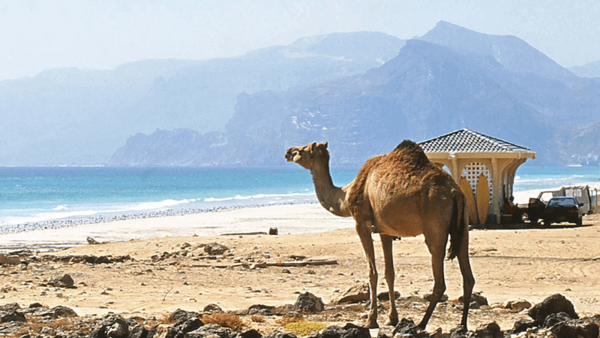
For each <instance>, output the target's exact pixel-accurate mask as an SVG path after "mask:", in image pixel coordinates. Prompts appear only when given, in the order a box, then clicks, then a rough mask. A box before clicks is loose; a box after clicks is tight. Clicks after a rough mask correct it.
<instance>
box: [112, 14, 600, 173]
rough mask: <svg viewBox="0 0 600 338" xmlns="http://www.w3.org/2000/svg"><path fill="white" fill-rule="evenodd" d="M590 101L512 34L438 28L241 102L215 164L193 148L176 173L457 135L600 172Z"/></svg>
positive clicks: (584, 83)
mask: <svg viewBox="0 0 600 338" xmlns="http://www.w3.org/2000/svg"><path fill="white" fill-rule="evenodd" d="M599 93H600V85H599V84H598V83H597V82H595V81H593V80H591V79H584V78H579V77H577V76H576V75H574V74H572V73H571V72H569V71H568V70H566V69H564V68H562V67H560V66H559V65H558V64H556V63H555V62H554V61H552V60H551V59H549V58H548V57H547V56H545V55H544V54H542V53H541V52H539V51H537V50H535V49H534V48H533V47H531V46H529V45H528V44H527V43H525V42H524V41H522V40H520V39H518V38H516V37H503V36H492V35H485V34H480V33H477V32H473V31H470V30H467V29H464V28H461V27H458V26H454V25H452V24H448V23H445V22H441V23H439V24H438V25H437V26H436V27H435V28H434V29H432V31H430V32H428V33H427V34H426V35H425V36H423V37H421V38H419V39H413V40H409V41H407V42H406V45H405V46H404V47H403V48H402V49H401V50H400V53H399V54H398V56H396V57H395V58H393V59H391V60H389V61H388V62H386V63H385V64H384V65H382V66H380V67H376V68H373V69H370V70H369V71H367V72H365V73H363V74H357V75H353V76H348V77H343V78H337V79H333V80H330V81H326V82H322V83H319V84H316V85H312V86H302V87H291V88H289V89H288V90H286V91H263V92H257V93H254V94H240V95H239V96H238V99H237V103H236V106H235V113H234V115H233V117H232V118H231V120H230V121H229V122H228V124H227V125H226V127H225V132H223V133H221V134H220V137H219V139H218V142H214V143H209V144H205V148H208V149H211V151H214V152H215V153H217V154H219V155H218V157H211V155H210V154H207V152H206V151H207V150H199V153H201V154H203V156H207V157H204V158H205V160H196V161H193V163H190V162H186V164H185V165H198V166H203V165H214V164H219V165H281V164H283V159H282V156H283V153H284V151H285V149H287V148H288V147H290V146H294V145H299V144H306V143H308V142H313V141H326V140H327V141H329V144H330V146H329V148H330V150H331V152H332V155H331V161H332V164H333V165H360V164H362V163H363V162H364V161H365V160H366V159H367V158H368V157H371V156H373V155H376V154H381V153H385V152H388V151H390V150H391V149H393V148H394V147H395V146H396V145H397V144H399V143H400V142H401V141H402V140H403V139H413V140H416V141H421V140H425V139H429V138H432V137H435V136H439V135H441V134H444V133H447V132H450V131H454V130H457V129H460V128H470V129H473V130H475V131H478V132H482V133H484V134H489V135H493V136H495V137H499V138H501V139H505V140H507V141H509V142H513V143H516V144H519V145H523V146H526V147H529V148H531V149H532V150H533V151H536V152H538V156H537V159H536V163H537V164H574V163H581V162H585V163H595V164H598V155H599V154H600V143H598V138H597V137H596V136H595V135H597V133H596V129H597V128H598V125H600V120H599V119H600V118H599V116H598V114H597V112H598V111H599V109H600V95H599ZM594 128H596V129H594ZM167 132H168V131H167ZM155 134H156V133H155ZM155 134H152V135H149V136H148V137H150V138H151V139H152V140H153V141H152V142H153V143H156V142H158V141H157V138H156V137H157V135H155ZM187 144H189V143H185V142H183V143H179V144H172V145H171V146H173V147H175V148H177V147H186V146H187ZM135 154H136V151H135V149H133V148H131V147H128V146H127V145H126V146H124V147H123V148H121V149H120V150H119V156H116V154H115V156H113V158H112V160H111V164H112V165H119V166H123V165H131V163H130V162H129V160H128V159H129V158H130V157H132V156H134V155H135ZM170 163H171V164H170V165H179V164H183V163H177V162H176V161H175V162H173V161H171V162H170ZM161 164H164V162H162V163H161ZM144 165H152V163H150V162H145V164H144Z"/></svg>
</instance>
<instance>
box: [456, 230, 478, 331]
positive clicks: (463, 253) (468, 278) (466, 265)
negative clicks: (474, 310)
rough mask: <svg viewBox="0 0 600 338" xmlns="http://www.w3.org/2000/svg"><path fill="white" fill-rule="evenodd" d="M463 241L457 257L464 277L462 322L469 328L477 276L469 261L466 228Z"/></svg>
mask: <svg viewBox="0 0 600 338" xmlns="http://www.w3.org/2000/svg"><path fill="white" fill-rule="evenodd" d="M463 236H464V237H463V239H462V241H461V247H460V250H459V252H458V255H456V257H457V258H458V264H459V266H460V273H461V274H462V277H463V301H464V304H463V306H464V307H463V315H462V320H461V321H460V324H461V325H462V326H464V327H465V328H467V317H468V316H469V303H470V302H471V294H472V293H473V286H475V278H474V277H473V271H472V270H471V263H470V262H469V231H468V230H465V234H464V235H463Z"/></svg>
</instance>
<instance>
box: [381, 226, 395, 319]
mask: <svg viewBox="0 0 600 338" xmlns="http://www.w3.org/2000/svg"><path fill="white" fill-rule="evenodd" d="M380 237H381V247H382V248H383V256H384V259H385V281H386V282H387V285H388V291H389V295H390V312H389V314H388V320H387V322H386V323H385V324H386V325H393V326H396V324H398V310H396V297H395V294H394V278H395V276H396V274H395V271H394V255H393V238H392V237H391V236H387V235H383V234H381V236H380Z"/></svg>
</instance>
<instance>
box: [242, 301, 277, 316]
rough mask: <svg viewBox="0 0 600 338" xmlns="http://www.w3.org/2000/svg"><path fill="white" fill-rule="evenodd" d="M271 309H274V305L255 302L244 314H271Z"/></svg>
mask: <svg viewBox="0 0 600 338" xmlns="http://www.w3.org/2000/svg"><path fill="white" fill-rule="evenodd" d="M273 310H275V307H274V306H271V305H263V304H255V305H251V306H250V307H249V308H248V311H247V312H246V314H248V315H262V316H270V315H272V314H273Z"/></svg>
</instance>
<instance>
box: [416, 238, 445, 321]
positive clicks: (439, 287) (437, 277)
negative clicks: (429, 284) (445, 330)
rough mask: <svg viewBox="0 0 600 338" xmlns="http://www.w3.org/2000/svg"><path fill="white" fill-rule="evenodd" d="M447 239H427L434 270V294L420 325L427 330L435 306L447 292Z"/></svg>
mask: <svg viewBox="0 0 600 338" xmlns="http://www.w3.org/2000/svg"><path fill="white" fill-rule="evenodd" d="M446 241H447V237H446V238H436V239H434V240H432V239H430V238H426V239H425V242H426V243H427V247H428V248H429V252H430V253H431V267H432V269H433V279H434V285H433V293H432V294H431V299H430V300H429V306H428V307H427V310H426V311H425V315H424V316H423V319H422V320H421V323H419V327H420V328H422V329H425V328H426V327H427V323H428V322H429V319H430V318H431V315H432V314H433V310H435V306H436V305H437V303H438V302H439V301H440V299H441V298H442V296H443V295H444V292H446V281H445V279H444V257H445V254H446Z"/></svg>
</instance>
